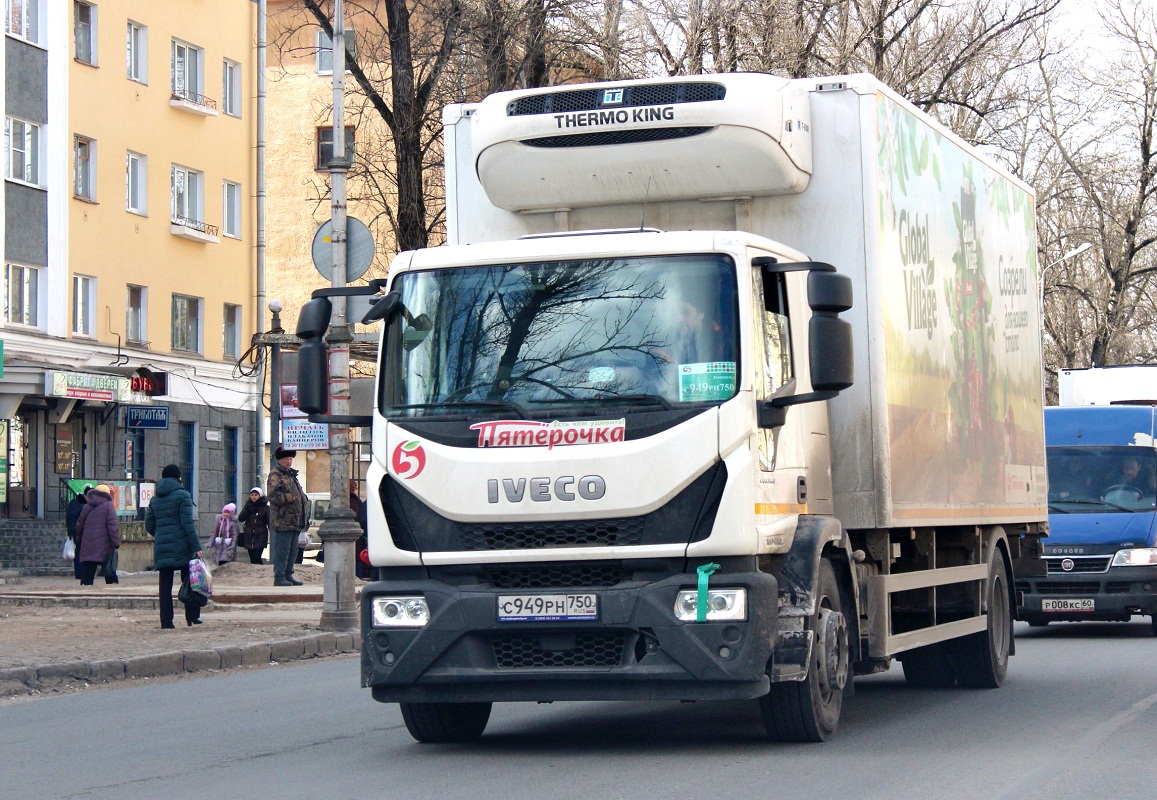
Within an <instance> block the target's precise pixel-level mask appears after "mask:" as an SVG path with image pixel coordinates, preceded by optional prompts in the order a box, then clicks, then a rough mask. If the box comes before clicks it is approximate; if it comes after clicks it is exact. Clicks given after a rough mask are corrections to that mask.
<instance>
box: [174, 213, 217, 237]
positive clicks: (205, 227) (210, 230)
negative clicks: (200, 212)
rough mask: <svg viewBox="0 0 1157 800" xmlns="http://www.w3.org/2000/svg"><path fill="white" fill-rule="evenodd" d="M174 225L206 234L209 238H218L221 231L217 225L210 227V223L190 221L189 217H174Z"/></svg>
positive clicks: (197, 220) (196, 220)
mask: <svg viewBox="0 0 1157 800" xmlns="http://www.w3.org/2000/svg"><path fill="white" fill-rule="evenodd" d="M172 223H173V224H174V225H181V226H183V227H185V228H192V229H193V230H195V231H199V232H200V233H204V234H206V235H208V236H216V235H217V234H218V232H219V231H220V228H218V227H217V226H216V225H210V224H209V223H208V222H202V221H201V220H199V219H189V218H188V217H173V218H172Z"/></svg>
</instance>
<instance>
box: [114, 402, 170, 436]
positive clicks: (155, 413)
mask: <svg viewBox="0 0 1157 800" xmlns="http://www.w3.org/2000/svg"><path fill="white" fill-rule="evenodd" d="M125 428H126V429H127V430H130V431H144V430H152V431H167V430H168V429H169V407H168V406H129V407H127V408H126V409H125Z"/></svg>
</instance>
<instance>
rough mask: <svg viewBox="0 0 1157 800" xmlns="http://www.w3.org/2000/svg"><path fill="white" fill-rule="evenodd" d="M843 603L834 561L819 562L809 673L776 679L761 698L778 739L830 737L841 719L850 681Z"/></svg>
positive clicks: (763, 711) (765, 717)
mask: <svg viewBox="0 0 1157 800" xmlns="http://www.w3.org/2000/svg"><path fill="white" fill-rule="evenodd" d="M842 608H843V606H841V605H840V587H839V584H838V583H837V582H836V573H835V571H834V570H833V569H832V565H831V562H830V561H828V560H827V559H824V560H823V561H821V562H820V570H819V581H818V585H817V586H816V613H815V614H814V615H813V616H812V618H811V630H812V631H813V632H814V633H815V637H814V642H813V644H812V658H811V663H810V664H809V665H808V673H807V677H806V678H805V679H804V680H802V681H786V682H783V683H773V684H772V685H771V692H770V693H769V694H767V695H765V696H763V697H761V698H760V699H759V710H760V713H761V715H762V717H763V726H764V728H765V729H766V730H767V735H768V736H769V737H771V738H772V739H774V740H776V741H779V742H826V741H827V740H828V739H830V738H831V737H832V736H833V735H835V732H836V729H837V728H838V727H839V723H840V709H841V708H842V706H843V697H844V686H845V685H847V682H848V669H849V667H848V660H849V659H848V625H847V620H846V619H845V618H844V614H843V612H842V611H841V609H842Z"/></svg>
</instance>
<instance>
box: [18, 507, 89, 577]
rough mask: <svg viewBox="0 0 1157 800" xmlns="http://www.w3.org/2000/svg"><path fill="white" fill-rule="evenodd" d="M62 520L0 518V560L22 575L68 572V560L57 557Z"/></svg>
mask: <svg viewBox="0 0 1157 800" xmlns="http://www.w3.org/2000/svg"><path fill="white" fill-rule="evenodd" d="M63 547H64V522H63V521H61V522H56V521H51V520H41V519H0V563H3V564H4V566H5V567H7V568H9V569H18V570H20V571H21V572H22V573H24V574H25V575H71V574H72V562H70V561H65V560H64V559H63V558H61V557H60V551H61V549H62V548H63Z"/></svg>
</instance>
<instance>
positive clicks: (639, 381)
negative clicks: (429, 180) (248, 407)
mask: <svg viewBox="0 0 1157 800" xmlns="http://www.w3.org/2000/svg"><path fill="white" fill-rule="evenodd" d="M445 153H446V202H447V229H448V238H449V240H450V244H449V246H445V247H436V248H430V249H426V250H421V251H417V252H404V253H401V254H399V255H398V256H397V257H396V258H395V259H394V261H393V264H392V266H391V268H390V273H389V278H388V281H381V282H378V283H377V284H375V286H374V287H373V288H372V289H370V290H366V289H362V290H350V292H351V293H353V292H357V291H363V292H364V291H381V290H384V294H382V296H381V298H380V300H378V301H377V302H376V304H375V305H374V307H373V310H372V311H370V313H369V314H367V315H366V316H365V319H366V321H374V320H381V321H382V323H383V332H382V341H381V349H380V361H379V364H378V372H377V381H378V384H377V395H376V406H375V410H374V413H373V418H372V429H373V462H372V464H371V466H370V468H369V480H368V487H369V488H368V493H369V497H368V503H369V512H368V538H369V548H368V549H369V558H370V560H371V562H372V565H373V566H374V568H375V570H376V578H377V580H375V581H374V582H372V583H370V584H368V585H366V586H364V587H363V588H362V601H361V602H362V651H361V659H362V683H363V685H364V686H367V687H369V688H371V689H372V692H373V697H374V699H375V700H378V701H381V702H396V703H400V704H401V710H402V714H403V717H404V719H405V722H406V725H407V727H408V728H409V730H410V733H411V734H412V735H413V736H414V737H415V738H417V739H419V740H422V741H462V740H469V739H472V738H475V737H478V736H480V735H481V734H482V732H483V729H484V728H485V725H486V722H487V718H488V716H489V714H490V710H491V705H492V703H493V702H496V701H499V702H501V701H557V700H623V699H633V700H688V701H693V700H722V699H729V700H734V699H751V700H754V701H758V703H759V706H760V708H761V710H762V716H763V720H764V722H765V724H766V728H767V732H768V734H769V735H770V736H771V737H773V738H775V739H781V740H795V741H822V740H826V739H828V738H829V737H830V736H832V735H833V734H834V733H835V731H836V728H837V725H838V722H839V717H840V709H841V704H842V702H843V698H844V697H845V696H848V695H850V694H851V690H852V676H853V675H865V674H870V673H874V672H879V671H882V670H885V669H888V667H889V665H890V663H891V659H893V658H898V659H899V660H900V661H901V662H902V663H903V669H904V674H905V676H906V678H907V679H908V681H909V683H912V684H916V685H919V686H951V685H960V686H966V687H996V686H999V685H1000V684H1001V683H1002V682H1003V680H1004V678H1005V672H1006V669H1007V666H1008V656H1009V654H1010V653H1011V651H1012V649H1013V641H1012V619H1013V614H1014V610H1015V609H1016V598H1015V596H1014V594H1013V588H1012V587H1013V580H1014V575H1017V576H1020V575H1029V574H1035V573H1039V572H1040V571H1041V561H1040V549H1041V548H1040V536H1041V535H1043V534H1044V532H1045V522H1046V519H1047V512H1046V506H1045V502H1046V486H1045V483H1046V481H1045V453H1044V439H1043V426H1042V408H1041V404H1042V391H1041V368H1040V355H1039V345H1038V343H1037V335H1036V331H1037V330H1038V327H1037V303H1036V293H1035V291H1034V287H1035V285H1036V283H1035V280H1036V278H1035V275H1036V238H1035V227H1034V218H1033V197H1032V194H1031V191H1030V190H1029V188H1028V187H1026V186H1025V185H1024V184H1023V183H1021V182H1019V181H1018V180H1016V179H1015V178H1013V177H1011V176H1009V175H1008V174H1006V173H1005V172H1003V171H1001V170H1000V169H999V168H998V167H997V166H995V165H994V164H993V163H992V162H990V161H988V160H986V159H985V158H984V157H982V156H981V155H980V154H978V153H977V152H976V151H975V150H973V149H972V148H970V147H968V146H967V145H966V144H965V143H963V142H962V141H961V140H960V139H958V138H957V137H955V136H953V135H952V134H951V133H950V132H948V131H947V130H946V129H944V128H942V127H941V126H939V125H937V124H936V123H934V122H933V121H931V120H930V119H929V118H928V117H927V116H925V115H923V114H922V113H920V112H919V111H917V110H916V109H915V108H913V107H912V106H911V105H909V104H908V103H906V102H905V101H904V100H902V99H901V98H900V97H898V96H897V95H896V94H895V93H893V92H891V91H890V90H888V89H887V88H886V87H884V86H882V85H881V84H880V83H879V82H877V81H876V80H874V79H873V78H871V77H869V76H864V75H854V76H846V77H838V78H830V79H822V80H814V79H807V80H786V79H782V78H777V77H773V76H770V75H762V74H742V75H709V76H695V77H687V78H673V79H659V80H646V81H624V82H615V83H604V84H593V85H576V86H560V87H556V88H551V89H537V90H525V91H514V92H505V93H501V94H496V95H493V96H491V97H489V98H487V99H485V100H484V101H482V102H481V103H478V104H476V105H455V106H451V107H449V108H447V109H446V111H445ZM323 293H327V294H329V295H332V294H333V291H329V292H323ZM328 318H329V300H328V299H326V298H324V297H319V298H318V299H315V300H313V301H311V302H310V303H309V304H307V306H306V307H305V308H304V309H303V311H302V315H301V319H302V323H301V325H300V326H299V335H301V336H302V337H303V339H305V340H306V343H305V345H304V346H303V349H302V355H301V361H300V363H301V364H302V377H301V379H300V384H301V385H300V388H299V393H300V398H299V402H300V403H301V405H302V407H303V408H306V409H307V410H311V411H313V412H314V414H315V416H314V418H315V419H318V420H325V419H326V416H325V410H326V409H325V386H324V380H325V378H324V374H325V371H324V355H325V345H324V344H323V342H322V340H321V339H320V336H321V335H322V333H323V332H324V331H325V330H326V326H327V325H328ZM365 424H371V423H370V421H369V420H366V421H365Z"/></svg>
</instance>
